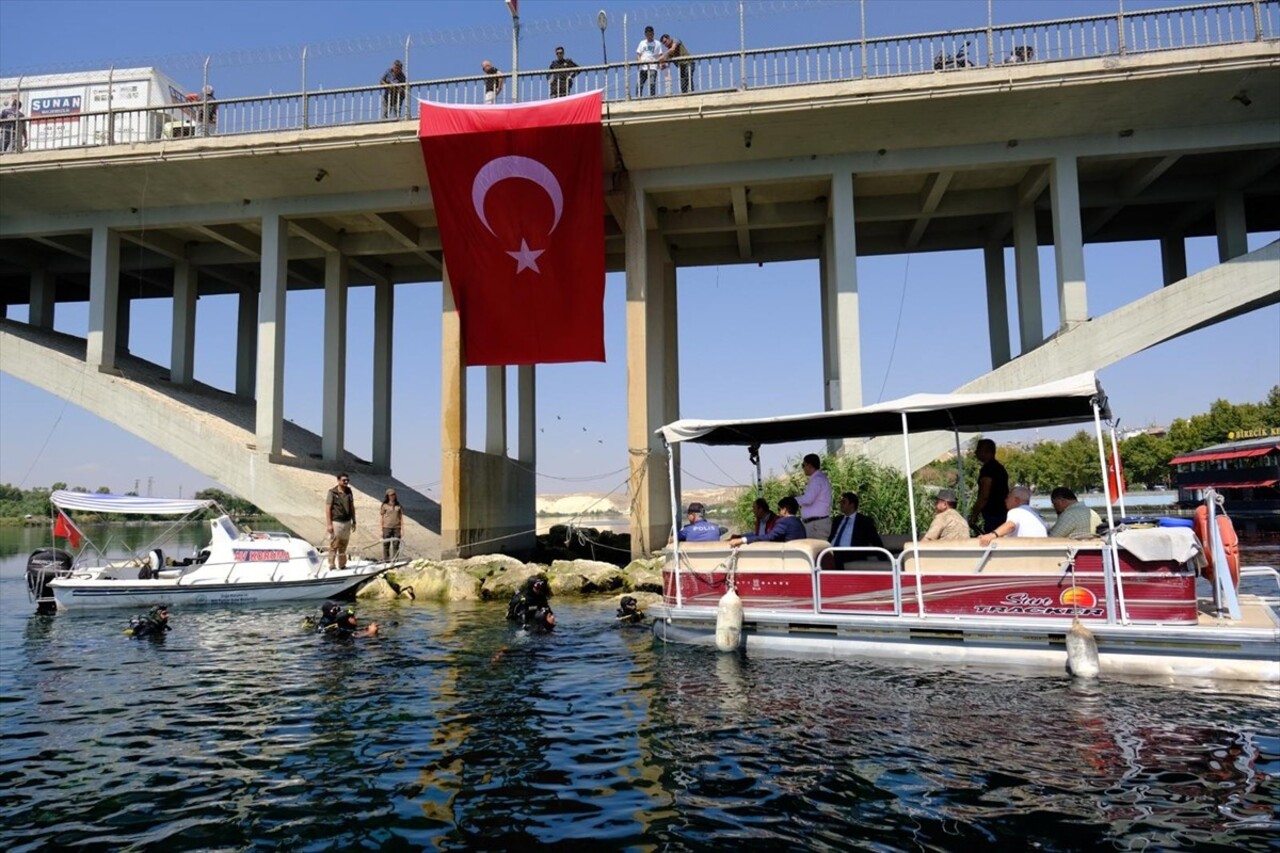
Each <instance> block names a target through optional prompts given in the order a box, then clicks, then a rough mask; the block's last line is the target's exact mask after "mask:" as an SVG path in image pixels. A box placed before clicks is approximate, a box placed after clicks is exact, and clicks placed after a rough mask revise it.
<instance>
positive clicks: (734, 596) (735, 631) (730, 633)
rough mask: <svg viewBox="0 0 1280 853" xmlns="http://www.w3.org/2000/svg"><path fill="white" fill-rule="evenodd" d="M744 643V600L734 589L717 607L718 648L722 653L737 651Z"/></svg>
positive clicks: (726, 594) (723, 596)
mask: <svg viewBox="0 0 1280 853" xmlns="http://www.w3.org/2000/svg"><path fill="white" fill-rule="evenodd" d="M741 643H742V599H741V598H739V597H738V593H737V592H736V591H734V590H733V589H732V588H731V589H730V590H729V591H728V592H726V593H725V594H724V595H722V596H721V597H720V603H719V604H718V605H716V648H717V649H719V650H720V651H722V652H732V651H737V649H738V646H739V645H740V644H741Z"/></svg>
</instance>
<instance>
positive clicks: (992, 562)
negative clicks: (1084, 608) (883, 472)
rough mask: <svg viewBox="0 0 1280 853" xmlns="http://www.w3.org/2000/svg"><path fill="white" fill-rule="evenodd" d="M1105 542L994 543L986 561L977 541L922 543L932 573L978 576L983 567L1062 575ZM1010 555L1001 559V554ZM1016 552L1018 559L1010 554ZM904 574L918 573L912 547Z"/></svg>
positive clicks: (989, 570)
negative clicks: (1073, 559)
mask: <svg viewBox="0 0 1280 853" xmlns="http://www.w3.org/2000/svg"><path fill="white" fill-rule="evenodd" d="M1102 545H1103V542H1102V540H1101V539H1095V540H1087V539H1086V540H1080V539H1062V538H1052V539H1050V538H1047V537H1046V538H1043V539H1017V538H1003V539H997V540H996V541H995V542H993V543H991V549H990V550H991V552H992V556H991V558H990V559H987V560H986V561H985V562H984V561H983V555H984V554H985V553H986V551H987V549H986V548H985V547H983V546H982V545H979V544H978V540H977V539H966V540H952V541H948V542H921V543H920V555H921V556H922V557H923V560H924V569H925V572H926V573H928V574H939V573H941V574H965V575H968V574H974V573H975V572H977V570H978V569H979V567H981V569H982V573H983V574H988V575H994V574H1004V573H1009V574H1018V575H1022V574H1046V575H1060V574H1062V573H1063V571H1064V564H1065V563H1066V561H1067V559H1068V557H1069V556H1070V555H1071V554H1073V553H1078V552H1081V551H1097V550H1099V549H1101V548H1102ZM1001 551H1003V552H1005V555H1006V556H1000V552H1001ZM1014 553H1016V558H1011V556H1010V555H1012V554H1014ZM902 571H903V572H904V573H908V574H913V573H915V572H916V571H917V561H916V554H915V552H914V551H912V549H911V548H910V547H909V546H908V548H907V549H906V551H905V552H904V553H903V555H902Z"/></svg>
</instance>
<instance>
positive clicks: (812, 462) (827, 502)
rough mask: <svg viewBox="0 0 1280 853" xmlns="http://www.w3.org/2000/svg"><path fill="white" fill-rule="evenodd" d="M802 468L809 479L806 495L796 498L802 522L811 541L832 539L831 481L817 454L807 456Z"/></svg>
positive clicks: (805, 489) (805, 490)
mask: <svg viewBox="0 0 1280 853" xmlns="http://www.w3.org/2000/svg"><path fill="white" fill-rule="evenodd" d="M800 467H802V468H803V469H804V473H805V476H807V477H808V478H809V485H807V486H805V488H804V494H802V495H797V496H796V502H797V503H799V504H800V520H801V521H803V522H804V529H805V530H806V531H808V533H809V538H810V539H830V538H831V481H830V480H829V479H827V472H826V471H823V470H822V460H821V459H819V458H818V454H816V453H810V454H809V455H808V456H806V457H805V458H804V461H803V462H802V463H801V465H800Z"/></svg>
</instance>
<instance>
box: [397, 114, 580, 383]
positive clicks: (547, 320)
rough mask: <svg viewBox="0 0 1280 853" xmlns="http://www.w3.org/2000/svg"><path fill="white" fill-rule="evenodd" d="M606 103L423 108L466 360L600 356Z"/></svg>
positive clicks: (422, 134) (422, 130)
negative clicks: (603, 117)
mask: <svg viewBox="0 0 1280 853" xmlns="http://www.w3.org/2000/svg"><path fill="white" fill-rule="evenodd" d="M601 104H602V100H601V93H600V92H584V93H583V94H581V95H571V96H569V97H565V98H556V99H554V100H550V101H538V102H534V103H532V104H527V105H526V104H520V105H515V104H512V105H506V104H504V105H500V106H477V107H470V106H466V107H464V106H455V105H451V104H434V103H430V102H428V101H422V102H421V110H420V118H419V123H418V138H419V140H420V142H421V144H422V155H423V159H424V160H425V161H426V165H427V176H428V179H429V180H430V182H431V198H432V202H433V204H434V206H435V211H436V217H437V219H438V221H439V223H440V240H441V244H442V246H443V248H444V259H445V265H446V269H447V270H448V277H449V283H450V286H451V287H452V289H453V299H454V304H455V305H456V306H457V309H458V315H459V318H460V320H461V323H462V340H463V350H464V352H465V357H466V363H467V364H469V365H478V364H489V365H500V364H539V363H548V362H567V361H604V262H605V259H604V181H603V177H602V169H603V166H602V164H603V159H602V156H601V135H600V134H601V127H602V125H601V122H600V109H601Z"/></svg>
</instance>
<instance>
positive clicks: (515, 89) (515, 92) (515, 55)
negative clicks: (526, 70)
mask: <svg viewBox="0 0 1280 853" xmlns="http://www.w3.org/2000/svg"><path fill="white" fill-rule="evenodd" d="M518 100H520V16H519V15H515V14H513V15H512V16H511V103H513V104H514V103H515V102H516V101H518Z"/></svg>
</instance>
